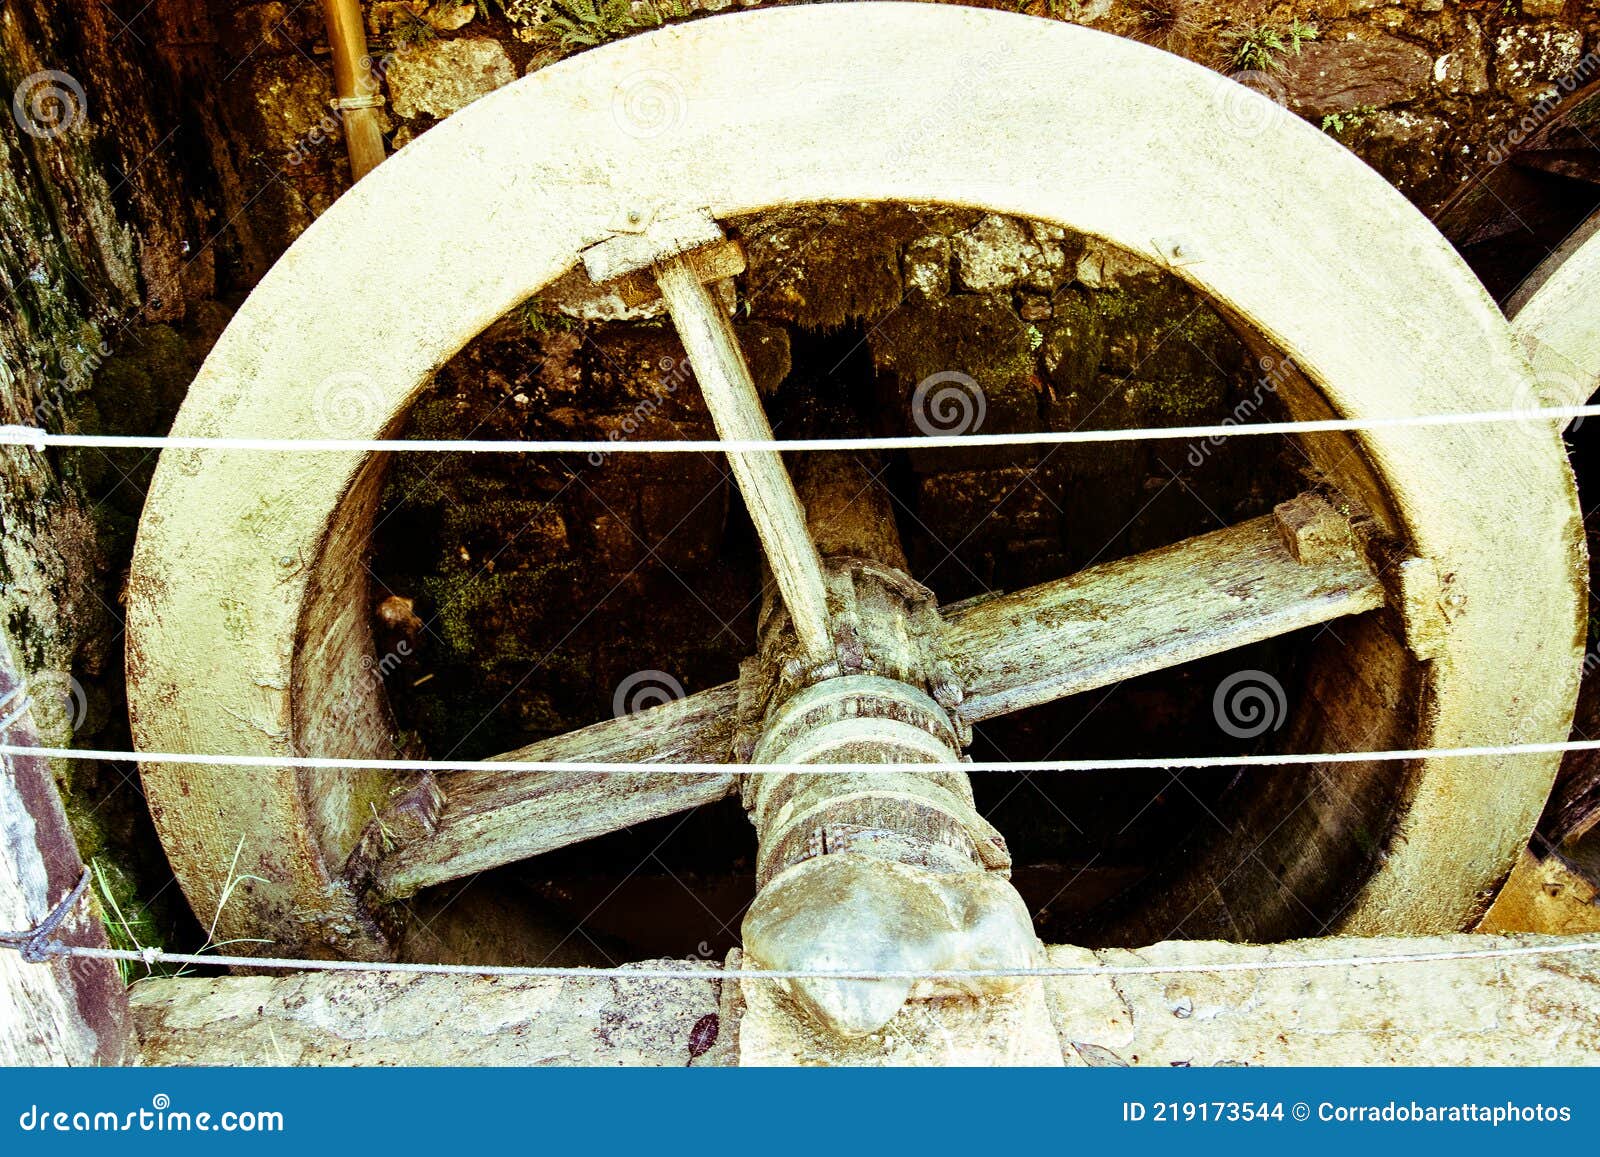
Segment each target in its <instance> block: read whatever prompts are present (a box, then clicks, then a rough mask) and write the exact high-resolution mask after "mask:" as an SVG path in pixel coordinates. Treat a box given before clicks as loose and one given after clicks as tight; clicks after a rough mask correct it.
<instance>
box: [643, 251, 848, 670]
mask: <svg viewBox="0 0 1600 1157" xmlns="http://www.w3.org/2000/svg"><path fill="white" fill-rule="evenodd" d="M656 284H657V285H659V286H660V287H661V296H662V297H663V298H665V299H666V302H667V309H668V311H669V312H670V313H671V314H672V324H673V326H674V327H676V329H677V331H678V337H679V338H681V339H682V341H683V348H684V351H685V352H686V353H687V354H688V355H689V361H690V363H691V364H692V365H693V366H694V376H695V380H696V381H698V382H699V383H700V393H701V394H702V396H704V398H705V402H706V409H708V410H710V411H711V421H712V422H713V424H715V426H716V428H717V434H718V436H719V437H722V438H724V439H729V440H738V441H764V440H770V439H771V438H772V426H771V424H770V423H768V421H767V415H766V413H765V412H764V411H763V410H762V408H761V395H760V394H759V393H757V392H756V384H755V382H754V381H753V380H751V377H750V369H749V367H748V366H746V365H745V362H744V354H743V353H742V352H741V351H740V349H739V339H738V337H737V336H736V335H735V334H734V332H733V323H732V322H731V321H729V320H728V315H727V314H726V313H724V312H723V310H722V307H721V306H720V305H718V304H717V302H716V301H715V300H714V299H713V298H712V296H711V294H710V293H709V292H708V291H707V289H706V287H705V285H704V284H702V283H701V281H700V275H699V273H698V272H697V271H696V270H695V267H694V266H693V265H692V264H691V263H690V262H689V261H688V259H687V258H684V257H674V258H671V259H669V260H667V261H664V262H662V263H661V264H660V265H658V266H656ZM728 464H729V465H730V466H732V467H733V476H734V479H735V480H736V481H737V482H738V483H739V493H740V494H741V495H743V496H744V504H745V508H746V509H747V510H749V512H750V520H751V521H752V522H754V523H755V525H756V533H757V534H758V535H760V537H761V546H762V548H763V549H764V550H765V551H766V555H767V565H768V566H769V567H770V568H771V569H772V576H773V578H774V579H775V580H776V581H777V584H778V589H779V590H780V591H781V592H783V605H784V606H785V607H787V608H788V610H789V617H790V618H791V619H793V620H794V625H795V633H796V634H797V635H799V636H800V642H801V644H802V645H803V646H804V648H805V650H806V653H807V654H808V655H809V656H810V657H811V660H812V661H813V662H824V661H826V660H827V659H829V658H830V657H831V656H832V654H833V635H832V633H831V632H830V631H829V629H828V591H827V587H826V585H825V584H824V583H823V581H822V560H821V558H820V557H818V555H817V546H816V543H814V542H812V541H811V535H810V534H809V533H808V532H807V530H806V512H805V509H804V508H803V507H802V506H801V505H800V499H799V497H798V496H796V494H795V491H794V483H793V482H792V481H790V479H789V472H788V471H787V470H786V469H785V468H784V465H783V455H781V454H779V453H778V452H777V451H775V450H757V451H740V452H736V453H730V454H729V455H728Z"/></svg>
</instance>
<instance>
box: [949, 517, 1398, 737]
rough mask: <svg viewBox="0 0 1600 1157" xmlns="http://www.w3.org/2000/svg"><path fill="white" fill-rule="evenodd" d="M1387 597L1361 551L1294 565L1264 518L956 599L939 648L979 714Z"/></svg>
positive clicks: (972, 714)
mask: <svg viewBox="0 0 1600 1157" xmlns="http://www.w3.org/2000/svg"><path fill="white" fill-rule="evenodd" d="M1383 601H1384V594H1383V588H1382V586H1381V584H1380V583H1379V582H1378V579H1377V577H1376V576H1375V575H1374V574H1373V573H1372V571H1371V570H1370V569H1369V568H1368V566H1367V564H1366V563H1365V562H1364V561H1363V560H1362V559H1361V558H1360V557H1359V556H1358V555H1357V554H1356V553H1353V552H1346V553H1335V554H1332V555H1329V556H1326V557H1320V558H1319V557H1311V556H1308V561H1307V562H1303V563H1302V562H1296V561H1295V560H1294V558H1293V556H1292V555H1291V554H1290V552H1289V548H1288V546H1286V545H1285V542H1284V539H1283V537H1282V535H1281V534H1280V530H1279V521H1278V519H1277V517H1276V516H1274V515H1267V516H1265V517H1263V518H1257V519H1252V520H1251V521H1249V522H1245V523H1241V524H1240V525H1238V526H1234V527H1230V528H1228V529H1227V530H1219V531H1216V532H1215V533H1212V534H1207V535H1203V536H1201V537H1199V538H1191V539H1188V540H1186V541H1184V542H1180V543H1178V544H1176V545H1175V546H1169V547H1164V548H1162V549H1161V550H1154V551H1151V552H1149V553H1148V554H1141V555H1136V556H1134V557H1132V558H1126V559H1121V560H1119V561H1117V562H1113V563H1107V564H1105V565H1103V566H1096V567H1091V568H1090V569H1088V570H1086V571H1082V572H1081V573H1079V574H1076V575H1072V576H1071V577H1069V578H1064V579H1060V580H1058V581H1056V582H1052V583H1045V584H1043V585H1041V586H1037V587H1032V588H1030V589H1028V590H1025V591H1020V592H1018V593H1016V594H1011V595H1002V596H1000V597H998V598H993V599H987V600H985V601H983V602H980V603H977V604H974V605H972V606H968V607H965V608H958V609H957V610H956V613H954V614H952V615H951V616H950V619H949V624H948V629H949V634H948V636H947V639H946V647H947V648H948V653H949V656H950V661H951V663H952V664H953V665H954V666H955V668H956V673H957V675H958V676H960V678H961V680H962V685H963V687H964V688H965V690H966V699H965V701H964V702H963V703H962V705H961V707H960V713H961V716H962V718H963V719H966V720H967V721H969V722H977V721H979V720H983V719H991V718H993V717H995V716H997V715H1004V714H1006V713H1007V712H1010V711H1019V710H1021V709H1022V708H1025V707H1034V706H1037V705H1038V704H1040V703H1048V702H1050V701H1051V700H1053V699H1060V698H1062V697H1064V696H1067V695H1076V694H1079V693H1080V692H1083V691H1089V690H1092V689H1093V688H1095V687H1104V686H1108V685H1109V684H1111V683H1115V682H1118V681H1119V680H1122V679H1131V678H1133V677H1134V676H1136V675H1144V674H1147V673H1149V672H1151V671H1159V670H1161V669H1163V668H1165V667H1172V666H1176V665H1178V664H1179V663H1188V662H1191V661H1193V660H1195V659H1199V658H1203V657H1204V656H1206V655H1214V654H1217V653H1219V652H1221V651H1229V650H1232V649H1233V648H1235V647H1242V646H1244V645H1246V644H1247V643H1255V642H1259V641H1261V640H1263V639H1270V638H1273V637H1275V636H1277V635H1283V634H1287V633H1288V632H1290V631H1296V630H1299V629H1300V628H1301V627H1309V626H1312V625H1314V624H1316V623H1323V622H1327V621H1329V620H1330V619H1337V618H1341V617H1343V616H1345V615H1355V614H1360V613H1361V612H1363V611H1370V610H1373V609H1375V608H1377V607H1379V606H1382V605H1383Z"/></svg>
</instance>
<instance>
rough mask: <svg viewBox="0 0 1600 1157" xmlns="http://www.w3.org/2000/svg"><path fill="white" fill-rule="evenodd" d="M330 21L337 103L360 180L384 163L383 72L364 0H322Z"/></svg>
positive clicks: (354, 174) (353, 168)
mask: <svg viewBox="0 0 1600 1157" xmlns="http://www.w3.org/2000/svg"><path fill="white" fill-rule="evenodd" d="M322 14H323V16H324V17H325V18H326V20H327V22H328V46H329V48H331V49H332V51H333V86H334V92H335V93H336V94H337V99H336V100H335V102H334V103H335V106H336V107H337V108H338V110H339V119H340V120H341V121H342V123H343V124H344V143H345V148H347V149H348V150H349V152H350V175H351V177H352V178H353V179H354V180H357V181H359V180H360V179H361V178H362V177H364V176H366V175H367V174H368V173H370V172H371V171H372V170H373V169H375V168H377V167H378V166H379V165H380V164H382V163H383V158H384V152H383V133H382V131H381V130H380V129H379V127H378V109H379V108H380V107H381V106H382V104H383V97H382V96H381V95H380V94H379V92H378V84H379V74H378V72H377V70H375V69H374V68H373V67H372V57H371V56H370V55H369V54H368V52H367V28H366V23H365V21H364V20H363V19H362V16H361V3H360V0H322Z"/></svg>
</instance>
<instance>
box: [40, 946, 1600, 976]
mask: <svg viewBox="0 0 1600 1157" xmlns="http://www.w3.org/2000/svg"><path fill="white" fill-rule="evenodd" d="M44 951H45V953H46V954H47V955H52V956H78V957H86V958H89V959H95V960H126V961H131V962H137V963H142V964H145V965H152V964H183V965H208V966H212V967H217V968H268V969H294V970H303V971H311V972H378V973H393V974H402V975H443V976H519V977H546V978H558V979H565V980H602V979H603V980H707V979H711V978H713V977H715V976H716V975H718V974H719V973H720V972H721V970H720V969H718V968H627V967H622V968H571V967H543V966H538V967H534V966H516V965H505V964H411V963H402V962H393V961H368V960H295V959H290V958H288V957H281V956H212V955H208V954H204V953H192V952H164V951H162V950H161V949H159V948H143V949H137V950H134V949H125V948H81V947H76V946H72V945H66V944H51V945H48V946H47V947H46V948H45V949H44ZM1585 952H1600V939H1588V940H1580V941H1576V942H1573V941H1568V942H1565V943H1560V944H1518V945H1512V946H1508V947H1503V948H1463V949H1458V950H1455V951H1441V952H1411V953H1404V952H1401V953H1391V954H1388V955H1383V956H1325V957H1314V958H1308V959H1304V960H1298V959H1280V960H1230V961H1222V962H1218V963H1214V964H1206V963H1198V962H1189V963H1184V964H1096V965H1087V964H1083V965H1047V966H1044V967H1038V968H933V969H877V970H873V969H798V968H790V969H770V970H769V969H765V968H763V969H755V970H750V971H740V972H738V973H736V974H735V975H738V976H739V977H740V978H741V979H742V978H744V977H759V978H760V979H763V980H963V979H970V980H978V979H985V978H995V979H998V978H1003V977H1018V978H1025V977H1066V976H1171V975H1178V974H1183V973H1225V972H1279V971H1299V970H1308V971H1309V970H1313V969H1321V968H1345V967H1350V968H1358V967H1372V966H1376V965H1401V964H1429V963H1441V962H1444V961H1449V960H1504V959H1512V958H1516V957H1524V956H1569V955H1575V954H1578V953H1585Z"/></svg>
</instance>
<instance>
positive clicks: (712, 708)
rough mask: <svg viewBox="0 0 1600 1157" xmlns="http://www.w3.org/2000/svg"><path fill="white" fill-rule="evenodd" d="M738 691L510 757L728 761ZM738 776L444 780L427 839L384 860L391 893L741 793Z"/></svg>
mask: <svg viewBox="0 0 1600 1157" xmlns="http://www.w3.org/2000/svg"><path fill="white" fill-rule="evenodd" d="M737 700H738V688H737V686H736V685H735V684H732V683H726V684H724V685H722V686H721V687H713V688H712V689H711V690H709V691H702V692H700V693H699V694H697V695H691V696H689V697H688V698H687V699H683V700H680V701H679V702H677V703H666V704H663V705H661V706H660V707H653V708H651V709H650V710H648V711H641V712H639V713H638V714H636V715H624V716H621V717H619V718H617V719H609V720H607V721H605V722H604V723H596V724H595V725H594V726H592V727H585V728H583V729H582V730H580V731H574V732H571V733H569V734H567V735H561V736H557V737H556V738H554V739H547V740H543V741H542V742H539V743H535V744H533V745H531V746H529V747H524V748H521V749H520V750H517V751H511V752H507V753H506V754H505V755H502V756H500V757H499V758H500V759H505V760H539V761H547V762H567V761H583V762H594V763H721V762H723V761H725V760H726V759H727V758H728V754H729V751H730V749H731V747H732V745H733V731H734V724H735V714H736V712H735V708H736V707H737ZM737 779H738V777H737V775H736V773H735V772H734V770H733V769H731V768H730V769H729V771H728V772H727V774H725V775H693V776H689V775H673V774H655V775H652V774H651V773H650V772H648V771H638V772H565V771H539V772H519V771H505V772H496V771H466V772H456V773H454V774H450V775H444V776H441V777H440V779H439V785H440V787H441V788H442V789H443V790H444V794H445V806H444V810H443V812H442V813H441V814H440V817H439V824H438V827H437V828H436V829H435V831H434V833H433V835H432V836H431V837H429V838H427V839H423V840H417V841H415V842H412V843H405V844H401V845H400V846H399V847H397V848H395V849H394V850H393V851H392V852H391V853H390V854H389V855H388V856H386V857H385V858H384V859H382V860H380V861H379V863H378V865H377V868H376V874H375V890H376V892H377V893H378V895H379V896H380V897H381V898H383V899H389V900H393V899H398V898H400V897H403V896H409V895H412V894H413V893H415V892H416V891H418V890H419V889H421V888H426V887H428V886H430V885H432V884H439V883H443V882H444V881H445V880H453V879H457V878H459V877H461V876H467V875H471V874H473V873H474V872H481V871H484V870H486V869H488V868H496V867H499V866H500V865H502V864H510V863H514V862H515V861H517V860H525V859H527V858H528V857H529V856H536V855H538V854H539V853H540V852H548V851H551V850H552V849H555V848H560V847H565V846H566V845H567V844H574V843H577V842H579V841H580V840H587V839H593V838H594V837H595V836H600V835H605V834H606V833H607V832H614V831H617V830H618V829H620V828H625V827H628V826H629V825H631V824H638V823H644V822H645V821H646V820H653V819H660V818H661V817H662V816H669V815H674V814H676V813H677V812H681V811H685V810H687V809H688V808H692V807H699V806H700V805H701V804H708V803H715V802H717V801H718V800H719V799H722V798H724V797H725V796H728V795H731V794H733V792H734V790H735V787H736V785H737Z"/></svg>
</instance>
